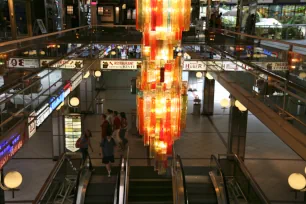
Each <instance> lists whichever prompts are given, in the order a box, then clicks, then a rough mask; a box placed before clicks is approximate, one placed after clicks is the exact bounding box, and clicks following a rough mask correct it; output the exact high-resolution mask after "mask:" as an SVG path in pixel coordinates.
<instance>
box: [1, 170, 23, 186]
mask: <svg viewBox="0 0 306 204" xmlns="http://www.w3.org/2000/svg"><path fill="white" fill-rule="evenodd" d="M21 183H22V175H21V174H20V173H19V172H18V171H10V172H8V173H7V174H6V175H5V177H4V185H5V186H6V187H7V188H9V189H16V188H18V187H19V186H20V185H21Z"/></svg>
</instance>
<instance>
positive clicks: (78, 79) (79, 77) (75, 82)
mask: <svg viewBox="0 0 306 204" xmlns="http://www.w3.org/2000/svg"><path fill="white" fill-rule="evenodd" d="M82 75H83V73H82V72H81V71H80V72H78V73H77V74H76V75H74V76H73V77H72V78H71V91H73V90H74V89H75V88H76V87H77V86H78V85H79V84H80V83H81V82H82V79H83V76H82Z"/></svg>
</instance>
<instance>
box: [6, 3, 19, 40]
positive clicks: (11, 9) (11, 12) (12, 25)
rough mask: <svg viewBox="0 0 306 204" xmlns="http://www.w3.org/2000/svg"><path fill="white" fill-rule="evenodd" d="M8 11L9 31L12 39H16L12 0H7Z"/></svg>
mask: <svg viewBox="0 0 306 204" xmlns="http://www.w3.org/2000/svg"><path fill="white" fill-rule="evenodd" d="M8 6H9V12H10V22H11V33H12V40H16V39H17V26H16V18H15V9H14V0H8Z"/></svg>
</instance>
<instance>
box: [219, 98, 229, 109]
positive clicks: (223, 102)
mask: <svg viewBox="0 0 306 204" xmlns="http://www.w3.org/2000/svg"><path fill="white" fill-rule="evenodd" d="M220 105H221V107H222V109H226V108H227V107H228V106H229V105H230V102H229V100H228V99H227V98H224V99H222V100H221V101H220Z"/></svg>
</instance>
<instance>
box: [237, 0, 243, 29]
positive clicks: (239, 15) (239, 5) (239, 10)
mask: <svg viewBox="0 0 306 204" xmlns="http://www.w3.org/2000/svg"><path fill="white" fill-rule="evenodd" d="M242 11H243V0H238V2H237V19H236V32H240V31H241V26H242V25H241V24H242V16H243V15H242Z"/></svg>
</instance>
